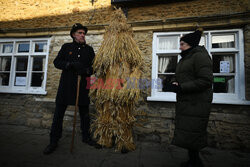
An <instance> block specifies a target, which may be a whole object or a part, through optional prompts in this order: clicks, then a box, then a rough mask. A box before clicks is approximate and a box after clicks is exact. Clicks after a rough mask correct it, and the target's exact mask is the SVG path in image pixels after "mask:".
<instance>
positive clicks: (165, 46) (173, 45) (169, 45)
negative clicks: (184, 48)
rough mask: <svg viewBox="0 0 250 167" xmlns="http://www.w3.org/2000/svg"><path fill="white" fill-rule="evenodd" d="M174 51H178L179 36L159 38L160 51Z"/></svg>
mask: <svg viewBox="0 0 250 167" xmlns="http://www.w3.org/2000/svg"><path fill="white" fill-rule="evenodd" d="M172 49H178V37H177V36H169V37H159V46H158V50H172Z"/></svg>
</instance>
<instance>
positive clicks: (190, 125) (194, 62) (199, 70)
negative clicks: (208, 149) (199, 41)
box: [173, 46, 213, 150]
mask: <svg viewBox="0 0 250 167" xmlns="http://www.w3.org/2000/svg"><path fill="white" fill-rule="evenodd" d="M175 75H176V78H175V80H176V81H177V82H178V83H179V84H180V85H181V89H182V91H181V92H179V93H177V103H176V116H175V133H174V139H173V144H175V145H177V146H180V147H183V148H187V149H194V150H200V149H202V148H203V147H205V146H206V145H207V131H206V129H207V124H208V119H209V114H210V108H211V102H212V99H213V91H212V83H213V68H212V60H211V58H210V56H209V54H208V52H207V51H206V49H205V48H204V47H202V46H197V47H195V48H193V49H192V50H191V51H190V52H189V53H188V54H187V55H186V56H185V57H183V58H182V59H181V60H180V61H179V63H178V65H177V67H176V73H175Z"/></svg>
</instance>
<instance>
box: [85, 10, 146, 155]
mask: <svg viewBox="0 0 250 167" xmlns="http://www.w3.org/2000/svg"><path fill="white" fill-rule="evenodd" d="M111 18H112V20H111V22H110V25H109V26H108V27H107V28H106V32H105V34H104V40H103V42H102V45H101V47H100V49H99V51H98V53H97V55H96V57H95V59H94V64H93V69H94V71H95V72H96V75H97V76H98V80H97V81H96V82H95V83H94V84H96V85H98V86H96V89H91V90H90V97H91V100H92V101H93V102H94V103H95V106H96V110H97V115H96V119H95V120H94V121H93V124H92V125H91V129H92V131H94V137H95V138H96V139H97V142H98V143H99V144H100V145H103V146H105V147H112V146H113V144H115V145H116V150H119V151H121V150H122V149H127V150H129V151H132V150H134V149H135V144H134V142H133V135H132V128H133V126H134V124H135V121H136V119H135V113H134V111H135V105H136V104H137V102H138V100H139V98H140V89H139V88H138V87H136V86H137V85H138V82H139V81H138V80H139V79H140V77H141V75H142V65H143V60H142V52H141V51H140V49H139V48H138V46H137V45H136V42H135V41H134V40H133V38H132V30H131V27H130V25H128V24H127V20H126V17H125V16H124V14H123V12H122V10H121V9H116V10H115V11H114V13H113V14H112V17H111ZM128 78H129V79H130V80H132V81H134V83H133V84H132V86H131V85H129V84H131V83H129V82H128ZM109 79H112V81H117V80H120V81H122V82H116V83H113V85H112V86H111V87H109V88H107V87H105V86H107V85H108V84H107V82H108V80H109ZM100 81H103V84H102V86H100V84H99V83H100ZM109 84H110V83H109ZM114 139H115V140H114Z"/></svg>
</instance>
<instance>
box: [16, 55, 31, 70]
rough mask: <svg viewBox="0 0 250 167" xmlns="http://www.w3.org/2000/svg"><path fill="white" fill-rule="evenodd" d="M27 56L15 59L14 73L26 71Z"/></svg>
mask: <svg viewBox="0 0 250 167" xmlns="http://www.w3.org/2000/svg"><path fill="white" fill-rule="evenodd" d="M27 65H28V56H25V57H17V58H16V71H27Z"/></svg>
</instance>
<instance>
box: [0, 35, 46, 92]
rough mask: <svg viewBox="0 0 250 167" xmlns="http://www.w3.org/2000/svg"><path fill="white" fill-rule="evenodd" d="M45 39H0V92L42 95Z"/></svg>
mask: <svg viewBox="0 0 250 167" xmlns="http://www.w3.org/2000/svg"><path fill="white" fill-rule="evenodd" d="M49 44H50V39H49V38H32V39H0V92H1V93H3V92H5V93H27V94H46V91H45V86H46V77H47V62H48V54H49Z"/></svg>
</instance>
